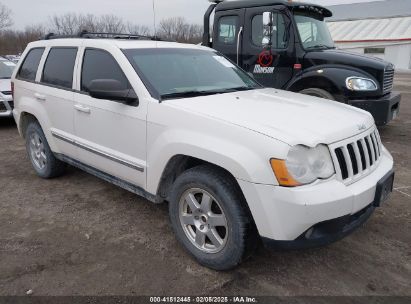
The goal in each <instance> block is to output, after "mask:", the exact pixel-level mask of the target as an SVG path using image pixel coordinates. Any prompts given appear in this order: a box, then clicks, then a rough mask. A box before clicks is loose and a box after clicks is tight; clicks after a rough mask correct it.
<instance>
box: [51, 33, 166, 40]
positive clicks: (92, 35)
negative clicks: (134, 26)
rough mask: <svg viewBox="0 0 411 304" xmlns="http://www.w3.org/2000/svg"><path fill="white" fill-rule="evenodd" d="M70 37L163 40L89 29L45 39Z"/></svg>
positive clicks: (52, 35)
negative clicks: (89, 30) (90, 30)
mask: <svg viewBox="0 0 411 304" xmlns="http://www.w3.org/2000/svg"><path fill="white" fill-rule="evenodd" d="M69 38H84V39H126V40H153V41H163V40H162V39H161V38H160V37H157V36H144V35H134V34H123V33H103V32H101V33H95V32H88V31H81V32H80V33H78V34H77V35H56V34H54V33H49V34H47V35H46V36H45V37H44V39H43V40H52V39H69Z"/></svg>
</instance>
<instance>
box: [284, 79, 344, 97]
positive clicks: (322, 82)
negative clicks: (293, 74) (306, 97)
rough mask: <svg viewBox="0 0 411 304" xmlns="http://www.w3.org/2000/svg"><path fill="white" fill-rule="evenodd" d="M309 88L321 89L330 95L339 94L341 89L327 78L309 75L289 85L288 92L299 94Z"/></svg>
mask: <svg viewBox="0 0 411 304" xmlns="http://www.w3.org/2000/svg"><path fill="white" fill-rule="evenodd" d="M309 88H316V89H323V90H325V91H327V92H329V93H331V94H332V95H340V94H341V88H339V87H338V86H337V84H335V82H334V81H333V80H331V79H330V78H328V77H324V76H318V75H311V76H307V77H303V78H300V79H298V80H297V81H295V82H294V83H293V84H291V86H290V87H289V90H290V91H293V92H300V91H302V90H304V89H309Z"/></svg>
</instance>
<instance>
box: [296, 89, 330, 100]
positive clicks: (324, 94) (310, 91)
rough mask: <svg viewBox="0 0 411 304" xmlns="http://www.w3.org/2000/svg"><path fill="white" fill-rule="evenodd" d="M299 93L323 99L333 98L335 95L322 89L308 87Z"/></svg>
mask: <svg viewBox="0 0 411 304" xmlns="http://www.w3.org/2000/svg"><path fill="white" fill-rule="evenodd" d="M300 93H301V94H305V95H310V96H315V97H320V98H324V99H329V100H335V97H334V96H333V95H332V94H331V93H329V92H327V91H326V90H323V89H317V88H310V89H305V90H302V91H300Z"/></svg>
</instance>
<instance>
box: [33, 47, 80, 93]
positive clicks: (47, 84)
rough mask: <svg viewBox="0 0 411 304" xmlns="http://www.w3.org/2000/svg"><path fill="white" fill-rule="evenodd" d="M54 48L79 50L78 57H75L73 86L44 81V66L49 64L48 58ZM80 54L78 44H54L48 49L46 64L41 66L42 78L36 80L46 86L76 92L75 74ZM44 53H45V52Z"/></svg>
mask: <svg viewBox="0 0 411 304" xmlns="http://www.w3.org/2000/svg"><path fill="white" fill-rule="evenodd" d="M53 49H75V50H77V52H76V57H75V58H74V67H73V80H72V83H71V88H67V87H63V86H59V85H55V84H51V83H46V82H43V78H44V68H45V67H46V64H47V60H48V58H49V56H50V52H51V51H52V50H53ZM78 54H79V47H78V46H54V47H53V46H52V47H50V48H49V49H48V52H47V55H46V59H45V60H44V64H43V66H42V67H41V71H40V72H41V75H40V76H41V77H40V80H39V81H38V82H36V83H37V84H40V85H44V86H46V87H51V88H56V89H60V90H65V91H71V92H75V91H76V90H75V89H74V80H75V75H76V62H77V56H78ZM43 55H44V54H43Z"/></svg>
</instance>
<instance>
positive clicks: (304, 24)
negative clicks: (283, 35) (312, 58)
mask: <svg viewBox="0 0 411 304" xmlns="http://www.w3.org/2000/svg"><path fill="white" fill-rule="evenodd" d="M294 19H295V22H296V24H297V28H298V33H299V35H300V39H301V42H302V44H303V47H304V49H306V50H317V49H334V48H335V45H334V41H333V39H332V37H331V34H330V31H329V30H328V27H327V24H326V23H325V22H324V18H323V17H322V16H320V15H316V14H312V13H309V12H305V11H296V12H294Z"/></svg>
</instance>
